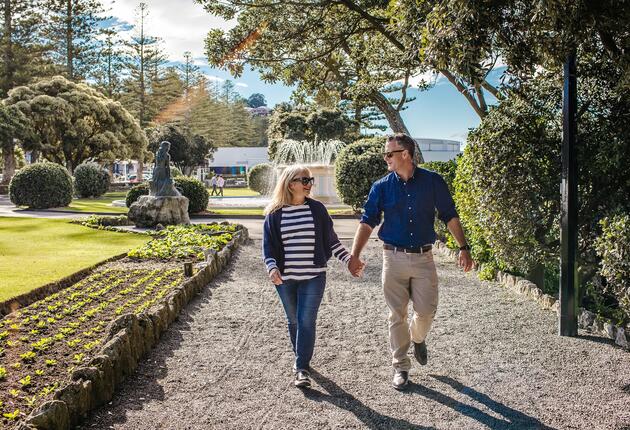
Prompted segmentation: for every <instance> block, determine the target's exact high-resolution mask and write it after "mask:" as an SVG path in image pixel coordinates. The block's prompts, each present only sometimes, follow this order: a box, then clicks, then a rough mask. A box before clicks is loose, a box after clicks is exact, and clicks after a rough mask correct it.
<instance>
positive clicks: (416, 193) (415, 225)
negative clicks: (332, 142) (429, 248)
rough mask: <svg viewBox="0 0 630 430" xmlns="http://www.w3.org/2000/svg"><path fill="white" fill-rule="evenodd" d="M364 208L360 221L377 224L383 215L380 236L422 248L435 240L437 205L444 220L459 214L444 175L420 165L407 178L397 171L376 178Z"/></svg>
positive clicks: (408, 245) (383, 239)
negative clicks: (403, 177) (405, 179)
mask: <svg viewBox="0 0 630 430" xmlns="http://www.w3.org/2000/svg"><path fill="white" fill-rule="evenodd" d="M363 209H364V213H363V217H362V218H361V222H363V223H366V224H368V225H369V226H370V227H372V228H374V227H376V226H377V225H379V224H380V223H381V218H382V217H383V216H384V221H383V224H382V225H381V227H380V228H379V231H378V237H379V238H380V239H381V240H382V241H383V242H385V243H387V244H389V245H393V246H397V247H402V248H419V247H421V246H424V245H428V244H431V243H433V242H435V238H436V235H435V229H434V228H433V223H434V221H435V211H436V209H437V212H438V218H439V219H440V220H441V221H443V222H444V223H445V224H446V223H447V222H449V221H450V220H451V219H452V218H455V217H457V216H458V215H457V210H456V209H455V203H454V202H453V198H452V197H451V194H450V192H449V190H448V186H447V185H446V182H445V181H444V179H442V177H441V176H440V175H438V174H437V173H435V172H432V171H430V170H426V169H421V168H419V167H418V168H416V170H415V171H414V174H413V176H412V177H411V178H409V180H408V181H406V182H405V181H403V180H402V178H401V177H400V176H398V174H397V173H395V172H392V173H390V174H388V175H387V176H385V177H383V178H381V179H379V180H378V181H376V182H375V183H374V184H373V185H372V188H371V189H370V194H369V195H368V199H367V202H366V203H365V206H364V207H363Z"/></svg>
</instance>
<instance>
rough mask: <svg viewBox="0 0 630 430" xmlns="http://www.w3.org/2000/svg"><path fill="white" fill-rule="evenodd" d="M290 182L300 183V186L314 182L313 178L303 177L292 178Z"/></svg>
mask: <svg viewBox="0 0 630 430" xmlns="http://www.w3.org/2000/svg"><path fill="white" fill-rule="evenodd" d="M291 182H301V183H302V185H304V186H307V185H308V184H313V183H314V182H315V178H312V177H311V178H309V177H307V176H304V177H300V178H293V179H291Z"/></svg>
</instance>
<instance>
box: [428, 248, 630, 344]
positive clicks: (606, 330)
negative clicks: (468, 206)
mask: <svg viewBox="0 0 630 430" xmlns="http://www.w3.org/2000/svg"><path fill="white" fill-rule="evenodd" d="M434 246H435V248H436V249H437V250H438V251H439V252H440V253H442V254H443V255H446V256H448V257H452V258H454V259H455V260H457V256H458V253H457V252H456V251H454V250H452V249H450V248H448V247H447V246H446V244H445V243H443V242H439V241H436V242H435V245H434ZM482 267H483V265H481V266H477V265H476V264H475V267H474V269H475V270H481V268H482ZM496 280H497V281H498V282H499V283H501V284H502V285H503V286H505V287H507V288H508V289H510V290H512V291H514V292H515V293H518V294H521V295H523V296H525V297H528V298H530V299H532V300H534V301H536V302H538V304H539V305H540V307H542V308H543V309H549V310H552V311H554V312H556V314H559V313H560V301H559V300H558V299H556V298H555V297H554V296H552V295H549V294H545V293H543V291H542V290H541V289H540V288H538V286H537V285H536V284H534V283H533V282H531V281H528V280H527V279H525V278H522V277H520V276H516V275H512V274H510V273H506V272H502V271H500V270H499V271H497V276H496ZM578 327H580V328H582V329H584V330H588V331H589V332H591V333H594V334H597V335H601V336H604V337H607V338H608V339H611V340H613V341H615V344H616V345H618V346H620V347H622V348H624V349H626V350H628V351H630V324H627V325H626V326H625V327H622V326H615V325H614V324H613V322H612V321H610V320H607V319H604V318H601V317H599V316H597V315H596V314H594V313H593V312H591V311H589V310H586V309H584V308H578Z"/></svg>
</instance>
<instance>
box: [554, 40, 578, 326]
mask: <svg viewBox="0 0 630 430" xmlns="http://www.w3.org/2000/svg"><path fill="white" fill-rule="evenodd" d="M575 63H576V54H575V50H574V51H572V52H571V53H570V54H569V55H568V56H567V59H566V62H565V64H564V91H563V100H562V101H563V103H562V182H561V185H560V189H561V195H562V197H561V218H560V229H561V230H560V320H559V323H558V326H559V327H558V329H559V334H560V336H576V335H577V316H576V311H577V303H576V300H577V294H576V292H577V271H576V264H575V260H576V254H577V208H578V205H577V198H578V196H577V189H578V187H577V148H576V135H577V79H576V76H575V69H576V67H575Z"/></svg>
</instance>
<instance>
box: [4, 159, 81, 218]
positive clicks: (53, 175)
mask: <svg viewBox="0 0 630 430" xmlns="http://www.w3.org/2000/svg"><path fill="white" fill-rule="evenodd" d="M72 192H73V190H72V177H71V176H70V173H68V170H66V168H65V167H63V166H61V165H60V164H55V163H35V164H30V165H28V166H25V167H24V168H22V169H20V170H19V171H18V172H17V173H16V174H15V176H13V178H12V179H11V183H10V184H9V198H10V199H11V202H12V203H13V204H14V205H16V206H28V207H29V208H32V209H48V208H56V207H64V206H68V205H69V204H70V202H71V201H72Z"/></svg>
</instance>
